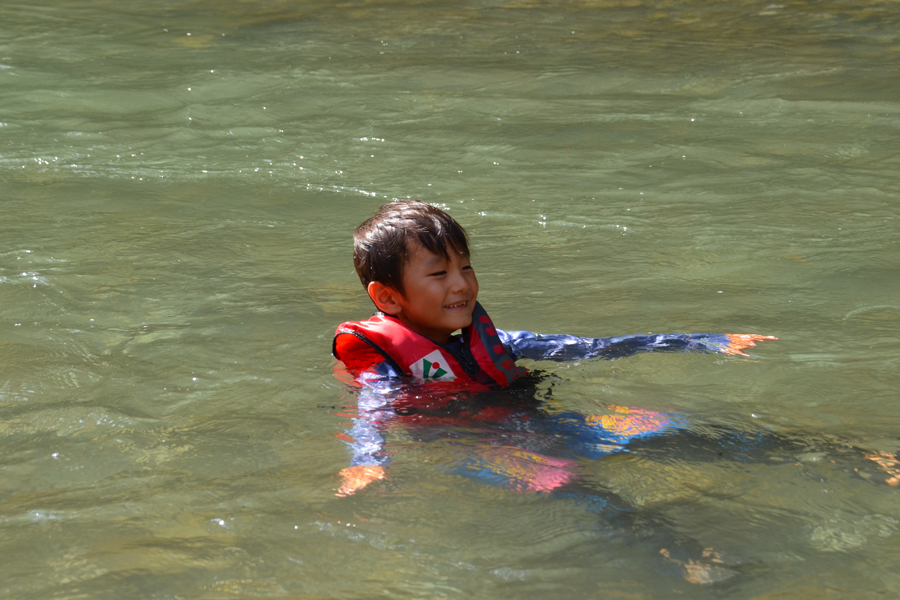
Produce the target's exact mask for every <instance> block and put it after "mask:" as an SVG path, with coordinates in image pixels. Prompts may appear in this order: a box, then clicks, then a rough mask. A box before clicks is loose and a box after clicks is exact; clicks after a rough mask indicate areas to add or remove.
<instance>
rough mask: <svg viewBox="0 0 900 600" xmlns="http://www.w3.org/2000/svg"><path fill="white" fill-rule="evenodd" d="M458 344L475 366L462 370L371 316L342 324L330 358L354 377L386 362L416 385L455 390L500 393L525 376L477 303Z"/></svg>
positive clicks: (398, 327) (386, 318)
mask: <svg viewBox="0 0 900 600" xmlns="http://www.w3.org/2000/svg"><path fill="white" fill-rule="evenodd" d="M463 340H464V341H465V342H467V343H468V348H469V351H470V352H471V354H472V357H474V358H475V362H476V363H477V367H478V368H477V372H476V370H475V368H474V367H475V365H469V371H466V369H464V368H463V366H462V365H461V364H460V363H459V361H458V360H457V359H456V358H455V357H454V356H453V355H452V354H450V352H448V351H447V350H445V349H444V348H442V347H441V346H439V345H437V344H435V343H434V342H432V341H431V340H429V339H428V338H426V337H424V336H422V335H420V334H418V333H416V332H414V331H413V330H411V329H409V328H408V327H407V326H406V325H404V324H403V323H402V322H401V321H400V320H399V319H398V318H396V317H392V316H390V315H385V314H381V313H379V314H377V315H375V316H373V317H372V318H370V319H368V320H366V321H348V322H347V323H342V324H341V325H340V327H338V328H337V331H336V332H335V334H334V343H333V345H332V354H334V357H335V358H337V359H338V360H340V361H341V362H343V363H344V365H346V367H347V368H348V370H350V372H351V373H353V374H354V375H358V374H359V373H362V372H363V371H366V370H368V369H370V368H373V367H375V366H376V365H377V364H379V363H381V362H385V361H386V362H387V363H388V364H390V365H391V366H392V367H393V368H394V370H395V371H397V372H398V373H402V374H403V375H406V376H408V377H412V378H415V379H417V380H418V381H421V382H432V381H435V382H438V381H439V382H450V381H452V382H453V386H452V387H455V388H457V389H461V388H465V389H473V388H474V389H479V388H480V389H488V388H496V387H505V386H507V385H509V384H510V383H511V382H512V381H513V380H515V379H518V378H519V377H522V376H524V375H525V374H527V373H528V370H527V369H525V368H523V367H517V366H516V363H515V361H514V360H513V359H512V357H510V355H509V354H507V352H506V350H505V349H504V348H503V343H502V342H501V341H500V337H499V336H498V335H497V330H496V328H494V324H493V323H492V322H491V318H490V317H489V316H488V315H487V313H486V312H485V311H484V309H483V308H482V307H481V305H480V304H478V303H477V302H476V303H475V310H474V311H473V312H472V324H471V325H469V326H468V327H466V328H465V329H464V330H463Z"/></svg>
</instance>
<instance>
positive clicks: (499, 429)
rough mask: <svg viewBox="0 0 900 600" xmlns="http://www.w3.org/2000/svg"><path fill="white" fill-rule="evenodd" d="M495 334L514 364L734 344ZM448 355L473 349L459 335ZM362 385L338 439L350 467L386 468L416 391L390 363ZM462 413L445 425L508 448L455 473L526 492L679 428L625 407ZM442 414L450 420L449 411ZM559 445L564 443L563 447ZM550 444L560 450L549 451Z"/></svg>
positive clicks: (669, 418) (467, 357)
mask: <svg viewBox="0 0 900 600" xmlns="http://www.w3.org/2000/svg"><path fill="white" fill-rule="evenodd" d="M497 335H498V336H499V337H500V340H501V341H502V343H503V346H504V349H505V350H506V352H507V353H508V354H509V355H510V356H511V357H512V358H513V359H514V360H520V359H529V360H534V361H541V360H552V361H556V362H565V361H574V360H585V359H591V358H600V359H617V358H622V357H626V356H630V355H632V354H636V353H638V352H678V351H681V352H716V353H724V352H725V350H726V349H727V347H728V344H729V343H730V340H729V339H728V337H727V336H725V335H723V334H712V333H694V334H656V335H654V334H648V335H626V336H618V337H611V338H584V337H578V336H573V335H565V334H550V335H541V334H535V333H532V332H530V331H509V332H507V331H503V330H500V329H498V330H497ZM443 348H444V349H446V350H447V351H448V352H449V353H450V354H452V355H453V356H454V357H455V358H457V360H458V361H459V362H460V363H461V364H464V363H466V362H469V361H471V360H472V357H471V352H470V351H469V349H468V346H467V345H466V344H465V343H464V341H463V340H462V338H461V336H459V335H457V336H453V337H452V338H451V340H450V342H448V343H447V344H446V345H444V346H443ZM357 382H358V383H359V384H360V385H361V386H362V390H361V391H360V392H359V397H358V416H355V417H354V418H353V421H352V427H351V428H350V429H349V430H348V431H346V434H347V435H348V436H349V437H344V436H341V437H343V438H344V439H345V440H347V441H348V443H349V445H350V448H351V452H352V459H351V466H359V465H380V466H383V467H384V466H387V465H388V463H389V462H390V457H389V456H388V454H387V453H386V452H385V450H384V447H385V439H384V434H383V432H384V430H385V429H387V428H389V427H390V426H391V425H392V424H396V423H398V421H403V420H404V419H403V416H402V413H400V412H399V411H398V410H397V408H396V404H395V401H396V400H397V398H398V397H399V396H401V395H403V394H409V393H410V392H411V391H414V390H415V388H413V389H411V388H410V384H409V382H408V380H407V379H406V378H404V377H403V376H402V374H401V373H397V372H396V370H395V369H394V368H393V367H392V366H391V365H390V364H389V362H388V361H384V362H382V363H379V364H378V365H377V366H376V367H375V369H374V370H369V371H367V372H364V373H362V374H360V375H359V376H358V377H357ZM479 401H480V400H479V399H475V400H473V402H479ZM459 412H460V413H461V414H464V415H465V416H464V418H463V419H450V420H447V419H443V420H441V423H442V424H444V425H451V426H452V425H464V426H471V425H472V424H477V425H479V426H481V427H484V426H485V425H489V426H490V427H491V430H492V431H491V433H492V434H496V435H495V436H494V438H492V439H495V438H496V436H497V435H499V436H501V437H502V438H503V444H502V446H498V445H497V444H495V443H490V444H476V447H478V448H481V449H482V450H483V451H481V452H478V451H476V452H474V453H473V452H468V453H467V454H466V455H465V456H463V457H462V458H460V459H459V460H456V461H455V466H456V468H455V469H454V472H457V473H459V474H462V475H467V476H475V477H477V478H479V479H482V480H487V481H489V482H491V483H495V484H498V485H500V484H502V485H507V486H508V487H512V488H515V489H519V490H521V491H535V490H537V491H549V490H551V489H553V488H554V486H557V485H561V484H563V483H565V482H567V481H569V480H571V478H572V477H574V476H570V474H569V471H571V467H572V466H573V465H574V463H572V462H571V461H569V460H568V459H567V458H560V457H586V458H599V457H601V456H604V455H608V454H613V453H616V452H621V451H622V450H623V449H624V446H625V445H626V444H627V443H628V442H629V441H630V440H633V439H635V438H640V437H647V436H651V435H654V434H657V433H660V432H663V431H666V430H670V429H672V428H674V427H678V426H679V425H680V420H679V418H678V417H676V416H674V415H664V414H661V413H654V412H651V411H641V410H639V409H626V408H622V407H613V414H612V415H605V416H585V415H581V414H579V413H574V412H563V413H556V414H550V413H547V412H545V411H538V410H535V409H534V408H533V407H531V408H530V409H529V408H524V407H520V408H516V407H515V406H512V407H510V406H506V407H504V408H502V409H492V408H491V407H488V408H487V409H484V407H483V406H480V407H479V410H478V411H477V414H475V415H472V414H471V412H470V411H467V410H466V408H465V407H463V408H462V409H460V410H459ZM444 414H447V413H446V411H445V413H444ZM419 424H422V422H421V421H420V422H419ZM444 430H445V431H446V427H445V428H444ZM560 439H563V440H564V441H563V442H560V441H559V440H560ZM551 442H552V443H551ZM553 445H555V446H556V447H555V448H552V449H550V448H548V446H553ZM465 447H466V448H468V449H471V448H472V446H465ZM498 447H499V448H501V450H498ZM548 450H550V451H552V452H553V454H555V455H556V456H555V457H550V456H547V455H546V454H545V452H547V451H548ZM450 462H453V461H450ZM448 466H449V465H448Z"/></svg>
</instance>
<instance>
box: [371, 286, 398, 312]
mask: <svg viewBox="0 0 900 600" xmlns="http://www.w3.org/2000/svg"><path fill="white" fill-rule="evenodd" d="M366 290H367V291H368V292H369V298H371V299H372V302H374V303H375V306H377V307H378V310H380V311H381V312H383V313H384V314H386V315H398V314H400V311H401V310H402V307H401V306H400V301H399V298H400V292H398V291H397V290H395V289H394V288H392V287H391V286H389V285H385V284H383V283H381V282H380V281H371V282H369V285H368V286H367V288H366Z"/></svg>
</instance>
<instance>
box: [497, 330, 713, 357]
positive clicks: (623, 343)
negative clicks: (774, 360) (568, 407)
mask: <svg viewBox="0 0 900 600" xmlns="http://www.w3.org/2000/svg"><path fill="white" fill-rule="evenodd" d="M497 334H498V335H499V336H500V340H501V341H502V342H503V346H504V347H505V348H506V351H507V353H509V355H510V356H511V357H512V358H513V360H519V359H520V358H528V359H531V360H554V361H558V362H564V361H568V360H584V359H588V358H602V359H615V358H622V357H625V356H631V355H632V354H637V353H638V352H724V351H725V348H726V347H727V346H728V344H729V342H730V340H729V339H728V337H727V336H725V335H723V334H718V333H661V334H656V335H653V334H650V335H623V336H618V337H611V338H585V337H578V336H574V335H565V334H549V335H542V334H538V333H532V332H530V331H502V330H500V329H498V330H497Z"/></svg>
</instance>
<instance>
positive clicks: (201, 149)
mask: <svg viewBox="0 0 900 600" xmlns="http://www.w3.org/2000/svg"><path fill="white" fill-rule="evenodd" d="M0 23H2V25H0V189H2V207H3V211H2V217H0V240H2V246H0V330H2V331H3V333H2V335H0V533H2V535H0V556H2V558H3V560H2V561H0V597H8V598H42V599H43V598H121V597H142V598H143V597H146V598H232V597H235V598H237V597H239V598H249V597H275V598H295V597H304V598H319V597H346V598H373V597H400V598H420V597H452V598H457V597H483V598H544V597H549V596H551V595H552V596H557V595H568V596H572V597H602V598H668V597H672V596H673V595H675V594H680V595H683V596H684V597H691V598H706V597H709V598H725V597H727V598H757V597H771V595H777V594H778V593H781V594H784V595H785V597H791V598H816V599H818V598H822V597H828V598H883V597H892V596H896V595H898V594H900V578H898V576H897V573H896V564H897V563H898V561H900V552H898V544H897V540H898V539H900V504H898V498H900V496H898V494H900V490H898V489H897V488H896V487H891V486H889V485H887V484H886V483H885V480H886V479H888V478H889V477H890V473H889V470H890V466H889V465H888V466H885V464H881V465H879V464H878V463H877V462H876V461H874V460H870V459H867V458H865V455H867V454H868V455H871V456H874V455H876V454H877V453H886V454H893V453H896V452H898V451H900V439H898V435H900V403H898V395H897V390H898V387H900V376H898V372H900V369H898V367H900V267H898V265H900V247H898V239H900V238H898V216H900V206H898V199H900V198H898V193H900V185H898V179H897V173H898V171H900V158H898V156H900V155H898V153H897V140H898V139H900V103H898V101H897V98H898V97H900V33H898V32H900V10H898V7H897V5H896V3H892V2H864V3H859V2H847V1H831V2H825V3H811V2H786V3H784V4H767V3H765V2H759V3H752V2H737V3H730V4H729V5H727V6H725V5H721V4H716V3H708V2H701V1H697V0H687V1H684V2H671V3H663V4H659V3H656V2H642V1H641V0H635V1H633V2H632V1H629V2H608V1H596V2H595V1H589V0H584V1H579V2H570V3H562V4H560V3H548V2H540V1H527V0H526V1H521V2H517V1H511V2H506V3H504V2H489V1H482V2H431V3H428V2H386V1H385V2H381V1H372V2H346V3H332V2H318V1H311V2H302V3H289V2H259V1H255V0H243V1H241V2H232V3H226V4H225V5H224V6H223V5H222V3H216V2H209V1H177V0H165V1H161V2H154V3H150V2H143V3H131V4H128V5H127V6H126V5H122V4H121V3H115V2H108V1H104V0H66V1H63V0H58V1H55V2H49V1H39V2H36V3H28V4H26V3H16V2H6V3H4V4H3V5H2V6H0ZM407 197H413V198H420V199H422V200H425V201H427V202H431V203H434V204H437V205H439V206H441V207H442V208H445V209H446V210H448V211H449V212H450V214H451V215H453V216H454V217H455V218H456V219H458V220H459V221H460V223H462V224H463V226H465V227H466V228H467V229H468V231H469V233H470V235H471V239H472V248H473V251H474V255H473V260H474V265H475V268H476V270H477V272H478V276H479V281H480V283H481V292H480V295H479V300H480V301H481V302H482V304H483V305H484V306H485V308H486V309H487V310H488V311H489V312H490V314H491V316H492V317H493V319H494V321H495V322H496V323H497V325H498V326H499V327H501V328H504V329H529V330H533V331H539V332H545V333H573V334H579V335H592V336H612V335H619V334H627V333H646V332H648V331H652V332H703V331H717V332H748V333H761V334H771V335H776V336H778V337H779V338H780V339H779V341H777V342H770V343H766V344H765V345H760V346H759V347H758V348H756V349H754V350H753V351H752V353H751V354H752V356H751V357H749V358H743V357H723V356H719V355H712V354H649V355H640V356H634V357H630V358H627V359H623V360H619V361H612V362H609V361H584V362H579V363H570V364H557V363H540V364H535V363H532V364H528V365H527V366H529V367H530V368H532V369H535V368H537V369H540V370H542V371H544V372H545V373H546V374H547V375H548V379H546V380H545V381H544V383H542V384H540V386H539V388H540V390H539V391H540V393H541V394H545V395H546V396H547V397H548V398H550V399H549V400H548V403H549V404H548V406H551V407H552V408H553V409H554V410H565V411H577V412H581V413H584V414H588V415H590V414H596V413H598V412H600V411H602V410H603V408H604V407H605V406H606V405H610V404H613V405H621V406H631V407H637V408H641V409H646V410H654V411H662V412H666V413H673V414H679V415H683V416H684V419H685V421H686V422H687V423H689V424H690V425H689V428H691V429H692V431H693V432H695V433H698V434H703V433H704V432H710V431H717V430H720V429H736V430H738V431H744V432H748V434H756V433H759V432H771V433H774V434H777V435H778V436H779V438H780V439H789V440H792V442H793V443H796V444H797V445H798V446H800V447H802V450H797V447H796V446H791V449H790V450H784V451H778V450H777V449H776V450H773V451H772V452H771V453H770V454H769V456H767V457H766V458H765V460H754V461H745V462H740V461H711V462H703V461H696V460H694V459H693V456H694V455H693V454H692V453H691V452H690V451H689V449H686V451H685V452H684V454H683V455H682V454H680V453H679V452H678V451H672V452H669V453H668V454H666V455H665V456H662V457H660V456H657V457H654V458H653V459H652V460H651V459H650V458H648V457H647V456H644V455H641V454H640V453H625V454H619V455H616V456H612V457H607V458H605V459H600V460H579V461H578V462H579V469H580V472H581V477H582V481H583V485H584V486H586V487H587V488H589V489H593V490H596V491H597V492H598V493H601V494H602V493H606V492H609V493H613V494H615V495H616V496H617V497H619V498H621V499H622V501H623V502H625V503H627V506H628V510H631V511H633V512H634V514H635V515H636V517H635V518H636V519H637V520H638V522H640V521H641V519H646V520H648V521H652V522H664V523H666V528H667V530H668V531H669V532H670V533H671V534H672V535H673V536H676V537H683V538H685V539H690V540H694V541H696V543H698V544H700V545H701V546H703V547H711V548H714V549H716V551H717V552H722V553H724V554H728V555H731V556H737V557H739V558H740V560H741V561H742V562H743V566H741V567H739V568H738V569H737V571H738V572H739V574H738V575H737V576H736V577H732V578H730V579H728V580H727V581H724V582H720V583H712V584H707V585H698V584H693V583H689V582H688V581H686V580H685V579H684V577H683V575H684V573H682V572H680V571H679V569H677V568H670V567H671V565H669V564H668V563H666V562H665V561H664V560H662V559H660V558H659V556H658V555H657V549H656V548H654V547H652V545H650V544H645V543H643V542H641V540H640V535H639V534H634V533H633V532H632V534H629V535H620V533H621V532H619V531H618V530H617V529H615V528H614V527H613V526H612V525H611V524H610V522H609V521H608V518H607V517H606V516H604V515H603V514H597V513H596V512H595V511H592V510H591V509H590V507H586V506H585V505H584V503H581V502H577V501H572V500H568V499H565V498H556V497H554V496H553V495H549V496H548V495H542V494H527V493H526V494H522V493H514V492H511V491H509V490H505V489H502V488H498V487H496V486H491V485H486V484H480V483H477V482H473V481H470V480H468V479H464V478H461V477H458V476H455V475H453V474H448V473H447V472H446V471H445V470H442V469H440V468H438V467H439V465H441V464H443V463H445V462H447V461H448V460H449V459H448V452H450V451H451V448H450V445H448V444H445V443H442V442H440V441H437V442H436V441H433V440H432V441H427V440H425V439H424V438H423V436H421V435H416V432H415V431H408V430H407V431H404V430H403V429H402V428H399V429H397V430H396V431H392V432H391V433H390V435H389V440H388V444H389V446H388V447H389V450H390V452H392V464H391V466H390V468H389V472H388V477H387V478H386V479H385V480H384V481H379V482H376V483H375V484H373V485H371V486H370V487H368V488H366V489H365V490H362V491H360V492H359V493H357V494H355V495H353V496H349V497H343V498H342V497H337V496H335V489H336V488H337V487H338V486H339V485H340V480H339V478H338V475H337V473H338V472H339V471H340V470H341V469H343V468H344V467H346V466H347V465H348V464H349V453H348V451H347V448H346V445H345V443H344V441H343V440H342V439H340V436H342V435H343V434H344V431H345V430H346V429H348V427H349V425H348V423H349V422H350V421H351V419H352V418H354V417H355V416H356V415H355V405H356V393H355V391H354V390H352V389H349V388H347V387H345V386H344V385H343V384H342V383H341V382H339V381H338V380H337V379H336V378H335V376H334V374H333V373H332V362H333V361H332V359H331V356H330V350H331V337H332V334H333V332H334V329H335V327H336V325H337V324H339V323H341V322H342V321H346V320H351V319H353V320H356V319H363V318H366V317H367V316H368V315H369V314H371V310H372V308H371V305H370V303H369V301H368V300H367V298H366V296H365V294H364V291H363V289H362V287H361V286H360V285H359V281H358V279H357V278H356V275H355V274H354V272H353V268H352V261H351V238H352V232H353V229H354V227H355V226H356V225H357V224H359V223H360V222H361V221H362V220H363V219H364V218H366V217H367V216H369V215H371V214H372V213H373V212H374V211H375V210H376V208H377V207H378V206H379V205H380V204H381V203H383V202H386V201H389V200H391V199H394V198H407ZM851 448H852V450H851ZM851 454H852V455H853V456H854V457H855V458H853V459H852V460H850V459H847V458H846V457H847V456H849V455H851ZM879 456H881V455H879ZM882 458H884V457H883V456H882Z"/></svg>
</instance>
